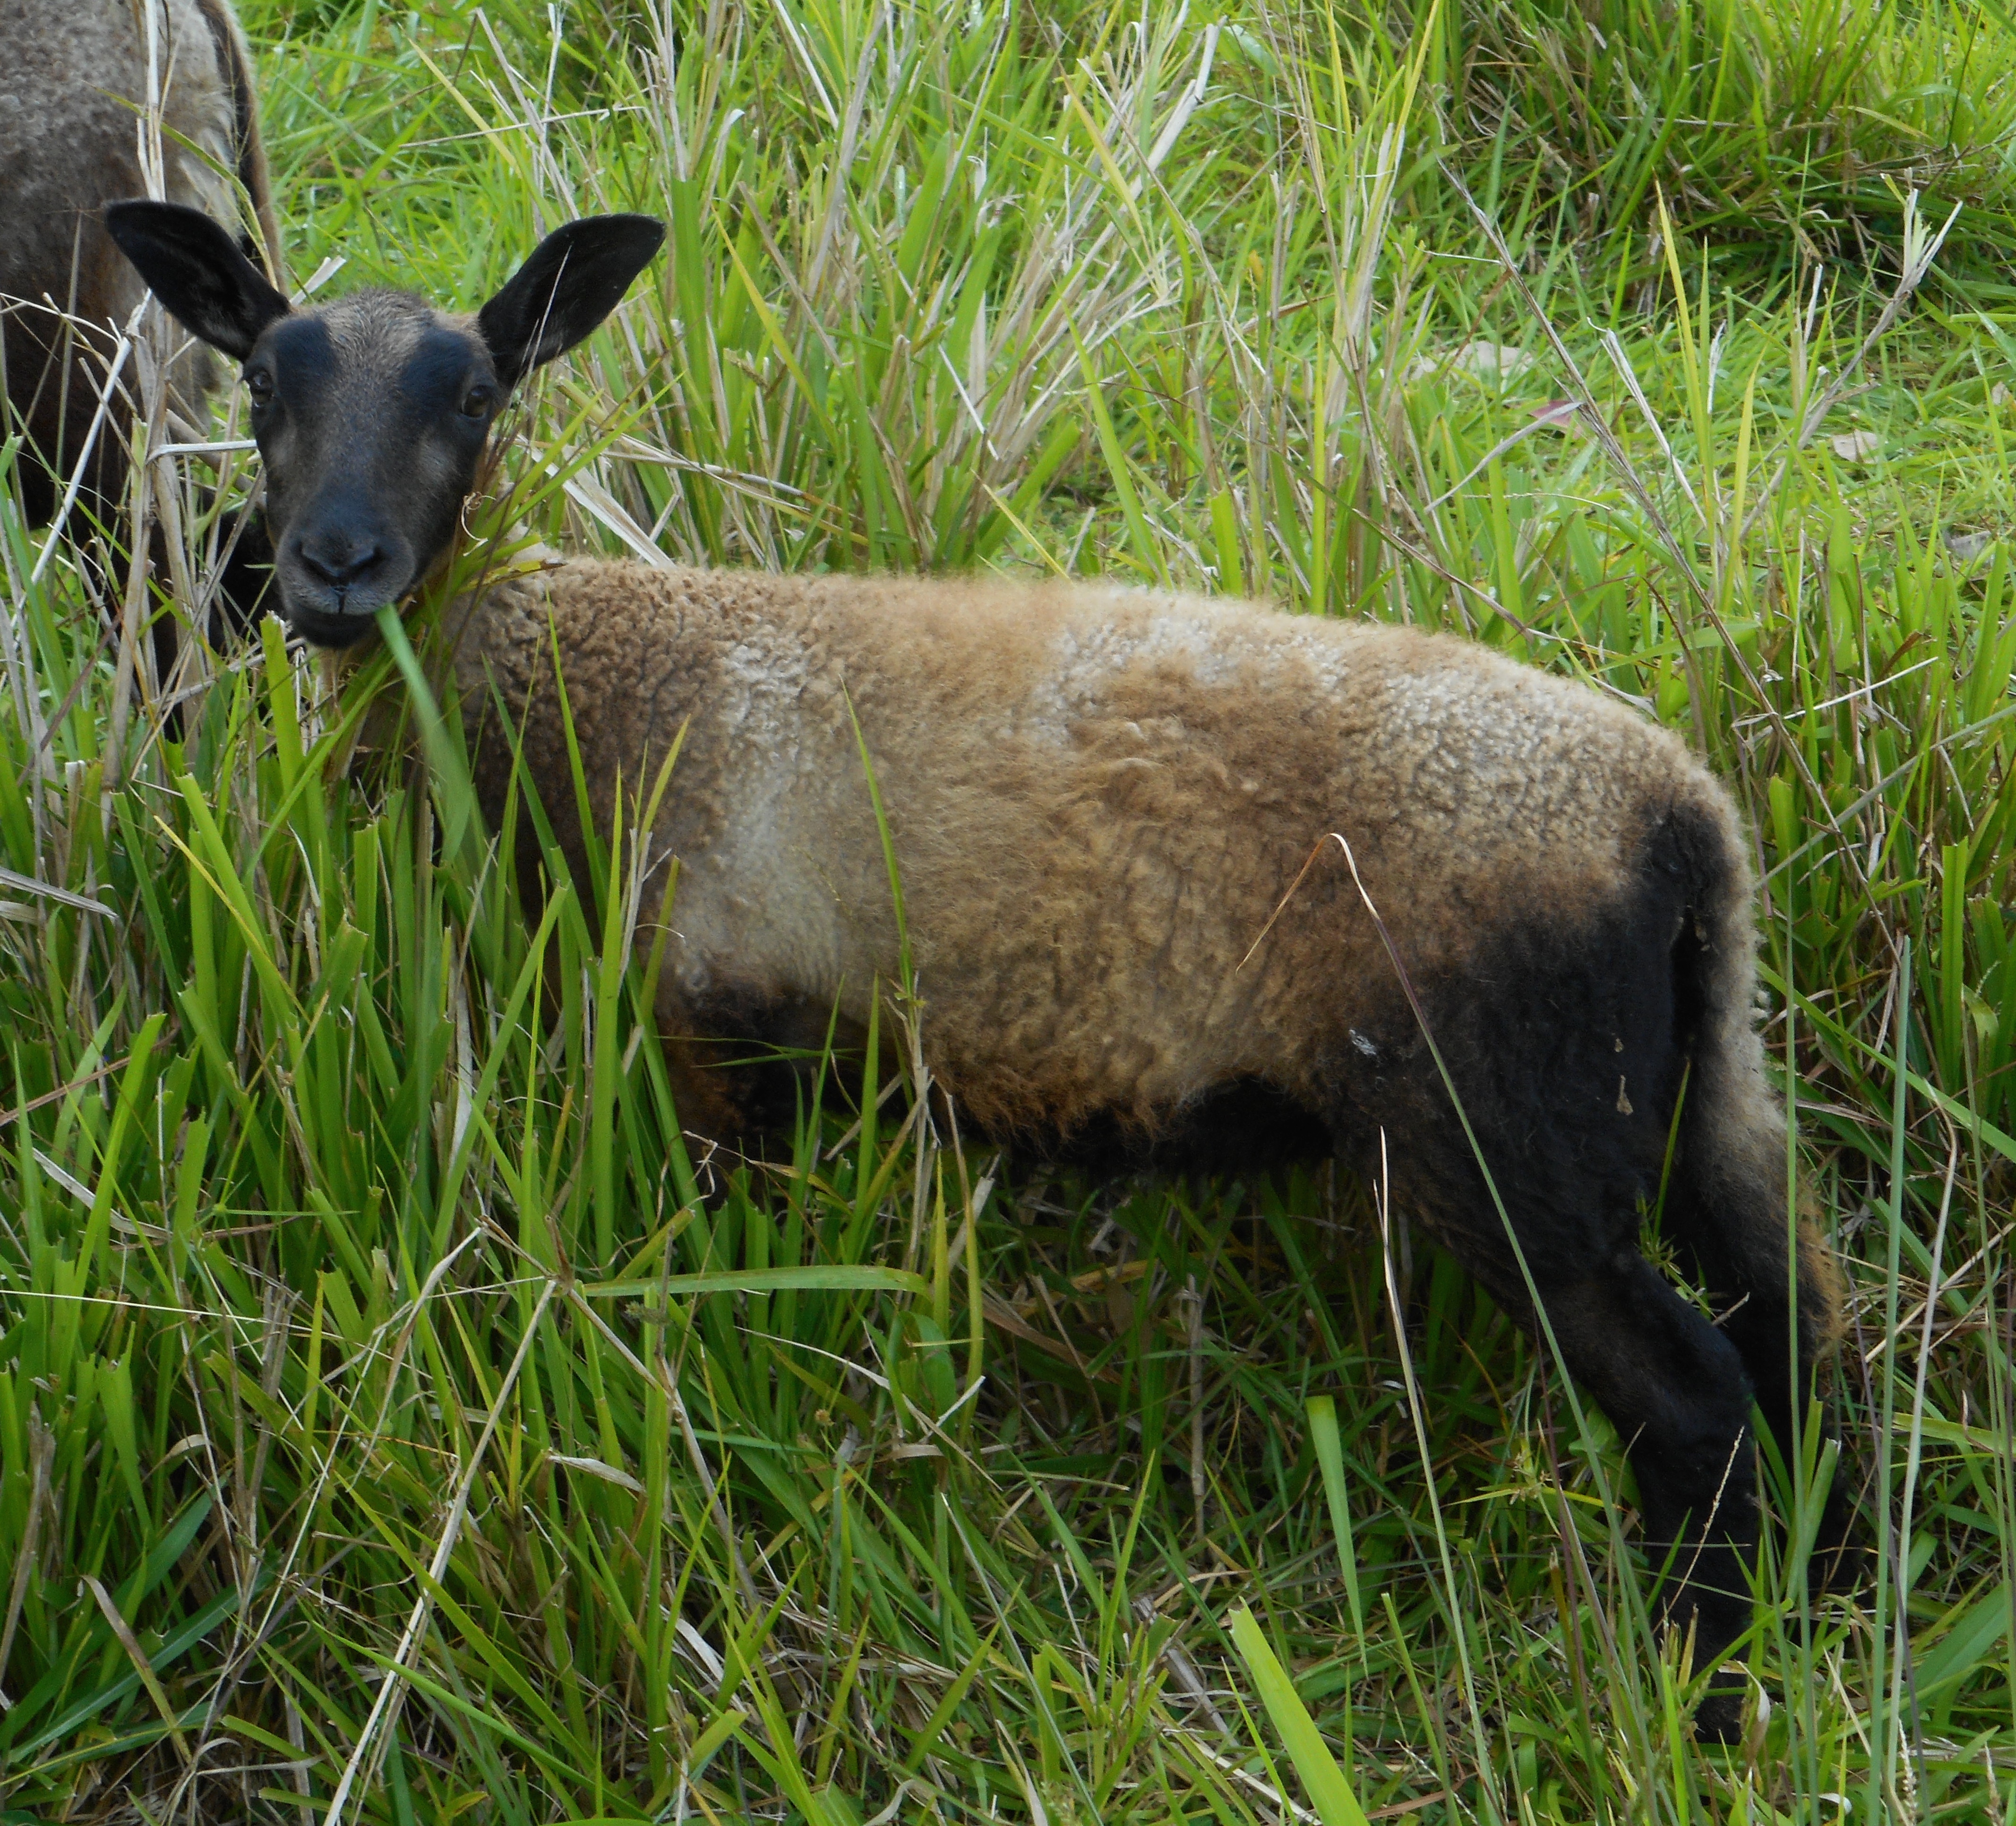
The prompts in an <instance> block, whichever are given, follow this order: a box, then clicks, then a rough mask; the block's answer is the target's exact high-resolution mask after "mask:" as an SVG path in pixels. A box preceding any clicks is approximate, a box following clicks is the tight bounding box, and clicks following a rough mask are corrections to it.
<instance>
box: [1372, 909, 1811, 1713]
mask: <svg viewBox="0 0 2016 1826" xmlns="http://www.w3.org/2000/svg"><path fill="white" fill-rule="evenodd" d="M1683 910H1684V909H1683V906H1681V904H1680V903H1679V902H1678V900H1677V899H1676V890H1675V889H1674V888H1672V886H1671V885H1670V884H1669V881H1668V879H1667V877H1666V876H1665V874H1664V873H1648V874H1647V877H1645V879H1644V881H1643V883H1642V884H1641V887H1640V896H1639V898H1638V899H1636V901H1634V902H1627V903H1625V905H1623V906H1620V907H1618V908H1616V909H1613V910H1612V912H1611V913H1610V914H1609V915H1608V916H1607V917H1604V918H1600V919H1596V920H1591V921H1590V922H1589V923H1587V924H1582V925H1580V926H1576V925H1575V924H1569V923H1567V922H1559V921H1550V920H1537V919H1536V920H1533V921H1532V922H1529V923H1521V924H1518V925H1517V926H1515V927H1510V928H1508V929H1507V930H1504V931H1500V932H1499V933H1498V934H1496V935H1495V936H1494V938H1493V939H1492V942H1491V944H1490V945H1489V948H1488V949H1485V948H1482V947H1480V949H1479V952H1478V954H1477V955H1476V956H1474V958H1473V960H1472V961H1471V966H1470V967H1469V969H1468V970H1467V972H1466V973H1465V974H1463V976H1462V977H1460V978H1458V979H1454V980H1451V981H1445V982H1439V983H1438V982H1434V981H1430V982H1429V983H1428V984H1427V985H1424V993H1423V995H1422V1002H1423V1004H1424V1010H1425V1012H1426V1014H1427V1024H1428V1027H1429V1028H1430V1030H1431V1032H1433V1033H1434V1034H1435V1039H1436V1045H1437V1048H1438V1050H1439V1052H1440V1053H1441V1055H1442V1064H1444V1065H1445V1066H1446V1068H1447V1069H1448V1071H1449V1077H1450V1079H1451V1080H1452V1081H1453V1084H1454V1086H1455V1089H1456V1094H1457V1097H1458V1098H1459V1100H1460V1102H1461V1104H1462V1107H1463V1112H1464V1115H1465V1116H1466V1117H1467V1120H1468V1125H1469V1129H1470V1133H1471V1135H1474V1136H1475V1140H1476V1151H1475V1152H1473V1151H1472V1147H1471V1140H1470V1139H1469V1136H1467V1135H1466V1134H1465V1133H1464V1129H1463V1125H1461V1124H1460V1123H1459V1122H1457V1121H1456V1118H1455V1115H1454V1112H1453V1111H1452V1109H1451V1107H1450V1104H1449V1091H1448V1089H1446V1088H1445V1086H1444V1084H1443V1082H1442V1071H1441V1068H1438V1066H1437V1065H1436V1064H1435V1062H1434V1061H1433V1060H1432V1059H1431V1058H1430V1057H1429V1056H1428V1055H1427V1050H1426V1047H1425V1045H1424V1043H1421V1042H1420V1039H1419V1035H1418V1029H1417V1028H1414V1027H1413V1021H1412V1020H1411V1018H1410V1017H1409V1016H1399V1017H1396V1018H1395V1022H1394V1023H1393V1025H1391V1026H1386V1025H1377V1026H1373V1027H1371V1028H1370V1031H1367V1030H1366V1028H1360V1029H1359V1030H1357V1031H1358V1032H1359V1033H1363V1038H1364V1041H1365V1043H1364V1044H1362V1045H1361V1044H1359V1043H1358V1041H1357V1036H1356V1034H1355V1035H1354V1038H1353V1043H1352V1046H1351V1048H1350V1050H1349V1051H1348V1052H1347V1051H1346V1050H1345V1049H1343V1048H1340V1049H1338V1051H1337V1055H1336V1064H1335V1068H1334V1075H1333V1080H1332V1081H1333V1082H1334V1084H1335V1086H1336V1087H1337V1098H1336V1102H1335V1104H1334V1123H1335V1126H1336V1129H1337V1133H1338V1136H1339V1141H1340V1146H1341V1148H1348V1151H1349V1153H1350V1154H1351V1156H1352V1158H1355V1159H1356V1160H1358V1161H1359V1162H1366V1161H1367V1160H1368V1159H1374V1160H1376V1158H1377V1154H1378V1136H1377V1132H1378V1131H1379V1130H1380V1129H1384V1131H1385V1132H1386V1133H1387V1136H1388V1138H1389V1140H1391V1144H1392V1147H1391V1176H1392V1181H1393V1187H1392V1190H1393V1195H1394V1197H1395V1200H1396V1201H1398V1202H1399V1203H1400V1204H1401V1205H1404V1206H1407V1207H1409V1208H1411V1209H1412V1210H1413V1211H1414V1212H1418V1213H1419V1214H1420V1216H1421V1218H1422V1219H1423V1221H1424V1223H1425V1225H1426V1226H1427V1229H1428V1230H1429V1231H1430V1233H1431V1234H1432V1235H1433V1236H1434V1237H1435V1239H1436V1241H1438V1242H1440V1243H1441V1244H1443V1245H1444V1246H1445V1248H1448V1249H1449V1251H1450V1252H1451V1253H1453V1255H1455V1256H1456V1259H1458V1260H1459V1261H1460V1262H1462V1264H1463V1266H1465V1267H1466V1268H1467V1269H1468V1270H1470V1271H1471V1273H1473V1274H1474V1275H1475V1276H1476V1277H1477V1278H1478V1280H1480V1281H1481V1282H1482V1283H1483V1284H1484V1285H1485V1287H1486V1288H1488V1289H1489V1291H1490V1292H1491V1293H1492V1295H1493V1297H1494V1298H1496V1299H1497V1300H1498V1301H1499V1303H1500V1304H1501V1305H1502V1306H1505V1307H1506V1308H1507V1310H1508V1311H1509V1312H1510V1313H1512V1314H1514V1316H1517V1317H1519V1318H1521V1320H1524V1322H1525V1323H1526V1324H1528V1326H1529V1327H1535V1328H1536V1329H1537V1328H1538V1327H1539V1317H1540V1315H1541V1314H1542V1313H1544V1314H1545V1316H1546V1321H1547V1328H1548V1329H1550V1331H1552V1333H1553V1336H1554V1338H1555V1339H1556V1340H1557V1342H1558V1344H1559V1345H1560V1347H1561V1356H1562V1359H1563V1364H1564V1367H1565V1368H1566V1370H1568V1374H1570V1375H1571V1377H1573V1378H1575V1381H1576V1382H1577V1383H1578V1384H1579V1385H1580V1386H1581V1387H1582V1388H1584V1389H1586V1391H1587V1392H1588V1393H1589V1395H1590V1396H1593V1398H1594V1399H1595V1400H1596V1402H1597V1403H1598V1404H1599V1405H1600V1407H1601V1408H1602V1410H1603V1411H1604V1413H1605V1414H1607V1416H1608V1417H1609V1418H1610V1419H1611V1421H1612V1422H1613V1423H1614V1424H1615V1426H1616V1428H1617V1429H1618V1433H1619V1435H1621V1437H1622V1440H1623V1442H1624V1445H1625V1450H1626V1451H1627V1452H1628V1453H1629V1457H1630V1461H1631V1465H1632V1468H1633V1472H1634V1473H1635V1475H1636V1479H1637V1482H1638V1486H1639V1493H1640V1504H1641V1508H1642V1511H1643V1519H1644V1533H1643V1540H1644V1545H1645V1547H1646V1549H1647V1553H1648V1555H1649V1557H1650V1558H1651V1561H1652V1564H1653V1565H1654V1568H1662V1567H1663V1568H1667V1570H1666V1573H1665V1579H1664V1583H1663V1584H1662V1586H1661V1594H1660V1597H1661V1610H1662V1612H1663V1613H1664V1615H1665V1619H1667V1620H1668V1621H1669V1622H1670V1623H1672V1624H1674V1625H1676V1626H1679V1627H1682V1628H1685V1629H1691V1630H1692V1631H1693V1633H1694V1659H1695V1664H1696V1666H1704V1665H1705V1664H1707V1663H1708V1662H1711V1661H1712V1660H1714V1659H1717V1658H1718V1657H1719V1656H1720V1655H1722V1654H1723V1652H1724V1651H1726V1650H1727V1649H1728V1648H1729V1647H1730V1644H1732V1643H1733V1641H1735V1640H1736V1639H1737V1637H1739V1636H1740V1635H1741V1634H1742V1633H1743V1632H1744V1630H1746V1629H1747V1628H1748V1626H1749V1624H1750V1623H1751V1615H1752V1608H1751V1577H1750V1570H1749V1569H1750V1568H1751V1566H1752V1565H1754V1563H1755V1547H1756V1543H1757V1526H1758V1511H1757V1502H1756V1467H1755V1453H1754V1449H1753V1448H1754V1441H1753V1439H1752V1437H1751V1429H1750V1415H1751V1403H1752V1395H1753V1383H1752V1379H1751V1374H1749V1371H1748V1368H1747V1367H1746V1363H1745V1360H1744V1355H1743V1353H1742V1351H1741V1347H1740V1346H1739V1345H1738V1344H1737V1342H1735V1341H1734V1340H1733V1339H1732V1338H1730V1337H1729V1336H1728V1335H1726V1334H1725V1333H1724V1331H1722V1330H1720V1329H1719V1328H1718V1327H1716V1326H1715V1324H1712V1322H1711V1321H1710V1320H1708V1318H1707V1317H1706V1316H1704V1315H1703V1314H1702V1313H1701V1312H1700V1311H1698V1310H1697V1309H1696V1308H1695V1307H1694V1306H1693V1305H1692V1304H1691V1303H1690V1302H1689V1301H1688V1300H1687V1299H1686V1298H1683V1296H1682V1295H1680V1293H1679V1291H1677V1290H1676V1289H1675V1288H1673V1287H1672V1286H1671V1285H1670V1284H1669V1283H1668V1282H1667V1281H1666V1280H1665V1279H1664V1278H1663V1277H1661V1275H1660V1274H1659V1273H1658V1271H1657V1270H1655V1269H1654V1267H1653V1266H1652V1265H1651V1263H1650V1262H1647V1260H1646V1259H1645V1258H1644V1257H1643V1255H1642V1254H1640V1249H1639V1236H1640V1226H1641V1223H1642V1222H1643V1212H1646V1211H1647V1210H1648V1209H1649V1208H1650V1207H1651V1202H1652V1201H1653V1200H1654V1198H1656V1196H1657V1195H1658V1189H1659V1184H1660V1179H1661V1170H1662V1168H1663V1167H1664V1165H1665V1157H1666V1151H1667V1143H1668V1138H1669V1134H1670V1133H1671V1129H1672V1118H1673V1111H1674V1107H1675V1103H1676V1098H1677V1097H1678V1096H1679V1092H1680V1086H1681V1083H1682V1081H1683V1074H1684V1073H1685V1071H1687V1058H1688V1057H1689V1055H1690V1042H1692V1041H1694V1039H1695V1038H1696V1036H1697V1029H1698V1025H1699V1021H1700V1014H1701V1010H1700V1007H1699V1006H1698V1003H1697V1002H1696V1001H1695V1000H1694V999H1690V997H1689V996H1687V994H1685V993H1684V990H1685V989H1686V988H1687V984H1686V981H1685V978H1684V977H1683V975H1681V974H1680V973H1678V972H1676V968H1675V960H1674V956H1673V944H1674V935H1675V934H1676V931H1681V930H1682V929H1683V920H1682V917H1681V916H1682V913H1683ZM1746 1017H1747V1016H1746ZM1402 1020H1405V1021H1406V1025H1405V1026H1402V1025H1400V1021H1402ZM1410 1030H1411V1031H1410ZM1368 1049H1369V1050H1368ZM1782 1147H1783V1131H1782V1129H1780V1150H1781V1158H1782ZM1479 1154H1481V1158H1482V1160H1483V1162H1484V1163H1485V1166H1486V1167H1488V1169H1489V1173H1490V1183H1489V1185H1487V1183H1486V1182H1485V1176H1484V1173H1483V1172H1482V1171H1481V1170H1480V1168H1479V1165H1478V1155H1479ZM1494 1193H1495V1196H1494ZM1501 1201H1502V1205H1503V1212H1504V1213H1505V1216H1504V1217H1501V1216H1500V1215H1499V1211H1500V1202H1501ZM1508 1218H1509V1220H1510V1228H1511V1231H1512V1233H1513V1234H1514V1235H1516V1236H1517V1240H1518V1248H1517V1250H1516V1251H1515V1250H1514V1248H1513V1246H1512V1241H1511V1237H1510V1236H1508V1235H1507V1219H1508ZM1738 1721H1739V1708H1738V1705H1737V1702H1736V1700H1735V1698H1733V1697H1732V1696H1731V1695H1730V1694H1729V1693H1727V1692H1726V1691H1715V1692H1712V1693H1711V1694H1710V1695H1709V1698H1708V1700H1707V1701H1705V1702H1704V1704H1703V1705H1702V1707H1701V1710H1700V1712H1699V1713H1697V1723H1698V1724H1699V1727H1700V1729H1701V1731H1702V1733H1703V1734H1705V1735H1710V1736H1726V1735H1728V1734H1730V1733H1731V1732H1733V1730H1734V1729H1735V1727H1736V1726H1737V1723H1738Z"/></svg>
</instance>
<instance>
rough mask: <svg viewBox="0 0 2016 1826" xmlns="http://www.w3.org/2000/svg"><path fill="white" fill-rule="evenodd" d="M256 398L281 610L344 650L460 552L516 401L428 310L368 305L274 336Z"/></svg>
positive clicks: (289, 319)
mask: <svg viewBox="0 0 2016 1826" xmlns="http://www.w3.org/2000/svg"><path fill="white" fill-rule="evenodd" d="M245 387H246V391H247V394H249V395H250V399H251V406H252V434H253V436H254V438H257V440H258V444H259V450H260V453H261V456H264V457H265V459H266V522H267V529H268V533H269V534H270V535H271V537H272V542H273V551H274V567H275V582H277V583H278V585H279V591H280V600H281V604H282V607H283V612H284V613H285V614H286V618H287V620H288V621H289V622H290V623H291V624H292V625H293V627H295V628H297V629H298V630H299V631H300V632H301V633H302V634H304V636H307V637H308V639H311V640H312V641H314V642H315V643H317V644H318V645H319V646H349V645H351V643H353V642H354V641H355V640H357V639H359V638H360V637H362V636H363V635H364V634H365V632H368V631H369V628H371V626H372V625H373V617H374V616H376V614H377V612H378V610H380V609H381V608H383V607H385V606H386V605H387V603H397V602H398V601H399V600H401V598H402V597H403V596H405V595H406V594H407V593H408V592H410V591H411V590H412V589H413V588H414V587H415V585H417V584H418V583H419V582H420V581H421V580H422V579H423V578H424V577H426V575H427V573H428V571H430V570H431V569H432V568H433V567H434V564H435V563H436V562H437V560H439V559H440V558H441V556H442V555H443V554H444V553H445V552H446V551H447V549H448V546H449V543H450V542H451V541H452V539H453V538H454V536H455V525H456V522H457V520H458V519H459V517H460V514H461V511H462V506H463V502H464V501H465V500H466V499H467V497H468V495H469V492H470V488H472V487H473V485H474V484H475V481H476V475H477V468H478V466H480V464H481V462H482V459H483V452H484V445H485V443H486V442H487V441H488V438H489V435H490V427H491V423H493V422H494V420H495V418H496V416H497V412H498V409H499V406H500V405H502V401H503V398H504V391H505V390H504V387H503V384H502V381H501V380H499V378H498V375H497V369H496V364H495V362H494V361H493V360H492V358H491V354H490V351H489V350H488V348H487V347H486V346H485V345H484V343H483V341H482V340H481V338H480V337H477V335H476V334H474V333H473V331H470V330H465V329H463V328H462V327H460V326H458V325H455V324H452V323H450V322H447V321H445V320H444V319H442V318H441V316H440V315H438V314H437V313H436V312H434V311H432V310H430V308H428V307H427V305H426V304H424V303H423V302H422V301H420V300H419V299H418V298H416V297H410V296H408V295H405V294H399V293H388V292H364V293H359V294H355V295H353V296H352V297H347V298H345V299H343V300H342V301H340V302H339V303H337V304H332V305H329V306H328V307H327V308H326V309H323V310H320V311H315V312H300V313H290V315H287V316H285V317H283V318H281V319H279V321H278V322H275V323H273V324H272V325H271V326H268V328H267V329H266V330H265V332H264V333H262V334H261V336H260V337H259V340H258V341H257V343H256V344H254V347H253V349H252V352H251V354H250V355H249V356H248V357H247V360H246V363H245Z"/></svg>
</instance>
